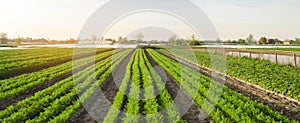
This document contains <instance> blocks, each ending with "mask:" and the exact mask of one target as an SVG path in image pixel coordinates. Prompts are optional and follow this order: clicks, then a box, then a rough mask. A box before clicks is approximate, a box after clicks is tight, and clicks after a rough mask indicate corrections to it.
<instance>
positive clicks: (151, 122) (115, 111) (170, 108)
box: [104, 49, 184, 123]
mask: <svg viewBox="0 0 300 123" xmlns="http://www.w3.org/2000/svg"><path fill="white" fill-rule="evenodd" d="M130 80H131V81H130ZM130 82H131V83H130ZM154 86H156V87H157V88H158V90H155V89H154ZM127 88H129V89H130V90H129V94H128V95H127V97H128V102H127V103H126V104H125V103H124V102H123V100H124V99H125V98H126V89H127ZM155 91H157V92H160V100H161V104H159V103H158V100H157V98H156V95H155ZM141 102H143V104H144V105H142V106H143V107H141V105H139V104H140V103H141ZM122 105H125V109H124V115H123V117H122V115H120V114H121V113H123V112H122V109H121V107H122ZM162 111H164V112H165V113H166V114H167V115H168V116H167V117H165V116H164V115H163V113H162ZM118 120H120V121H122V122H125V123H137V122H141V121H145V122H148V123H160V122H164V121H167V122H184V121H183V120H181V118H180V113H179V112H178V111H177V108H176V106H175V105H174V104H173V101H172V99H171V96H170V94H169V93H168V91H167V90H166V89H165V88H164V85H163V82H162V79H161V78H160V76H159V75H158V74H157V73H156V72H155V70H154V69H153V68H152V66H151V64H150V63H149V61H148V59H147V57H146V55H145V53H144V50H141V49H138V50H137V51H136V53H135V55H133V56H132V58H131V60H130V62H129V64H128V66H127V70H126V73H125V77H124V79H123V81H122V84H121V86H120V89H119V91H118V92H117V95H116V96H115V98H114V102H113V105H112V107H111V109H110V110H109V112H108V113H107V115H106V117H105V119H104V123H111V122H116V121H118Z"/></svg>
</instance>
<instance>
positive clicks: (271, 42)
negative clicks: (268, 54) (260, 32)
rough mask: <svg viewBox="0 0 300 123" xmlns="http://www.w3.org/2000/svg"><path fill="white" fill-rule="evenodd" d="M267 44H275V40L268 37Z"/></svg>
mask: <svg viewBox="0 0 300 123" xmlns="http://www.w3.org/2000/svg"><path fill="white" fill-rule="evenodd" d="M267 44H275V40H274V39H272V38H270V39H268V40H267Z"/></svg>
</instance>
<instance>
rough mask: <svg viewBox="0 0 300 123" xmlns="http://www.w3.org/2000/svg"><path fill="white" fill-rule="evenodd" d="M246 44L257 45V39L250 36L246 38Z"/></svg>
mask: <svg viewBox="0 0 300 123" xmlns="http://www.w3.org/2000/svg"><path fill="white" fill-rule="evenodd" d="M246 43H248V44H253V43H255V39H254V37H253V35H252V34H249V36H248V37H247V38H246Z"/></svg>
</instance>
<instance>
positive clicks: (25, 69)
mask: <svg viewBox="0 0 300 123" xmlns="http://www.w3.org/2000/svg"><path fill="white" fill-rule="evenodd" d="M112 50H113V49H106V50H103V51H97V52H91V53H87V54H83V55H74V54H73V55H74V56H73V57H70V58H67V59H62V60H60V61H58V62H56V63H52V62H49V63H47V64H43V65H40V66H37V67H35V68H33V69H30V68H24V69H23V70H21V71H20V70H19V71H20V72H17V73H14V74H13V75H11V76H6V77H0V80H4V79H9V78H13V77H16V76H20V75H22V74H30V73H33V72H37V71H40V70H43V69H47V68H50V67H55V66H58V65H61V64H64V63H67V62H70V61H72V60H77V59H82V58H87V57H90V56H92V55H95V54H100V53H104V52H109V51H112ZM74 57H76V58H74Z"/></svg>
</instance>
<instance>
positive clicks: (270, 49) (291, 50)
mask: <svg viewBox="0 0 300 123" xmlns="http://www.w3.org/2000/svg"><path fill="white" fill-rule="evenodd" d="M249 50H267V51H276V50H277V51H290V52H300V49H299V48H249Z"/></svg>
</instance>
